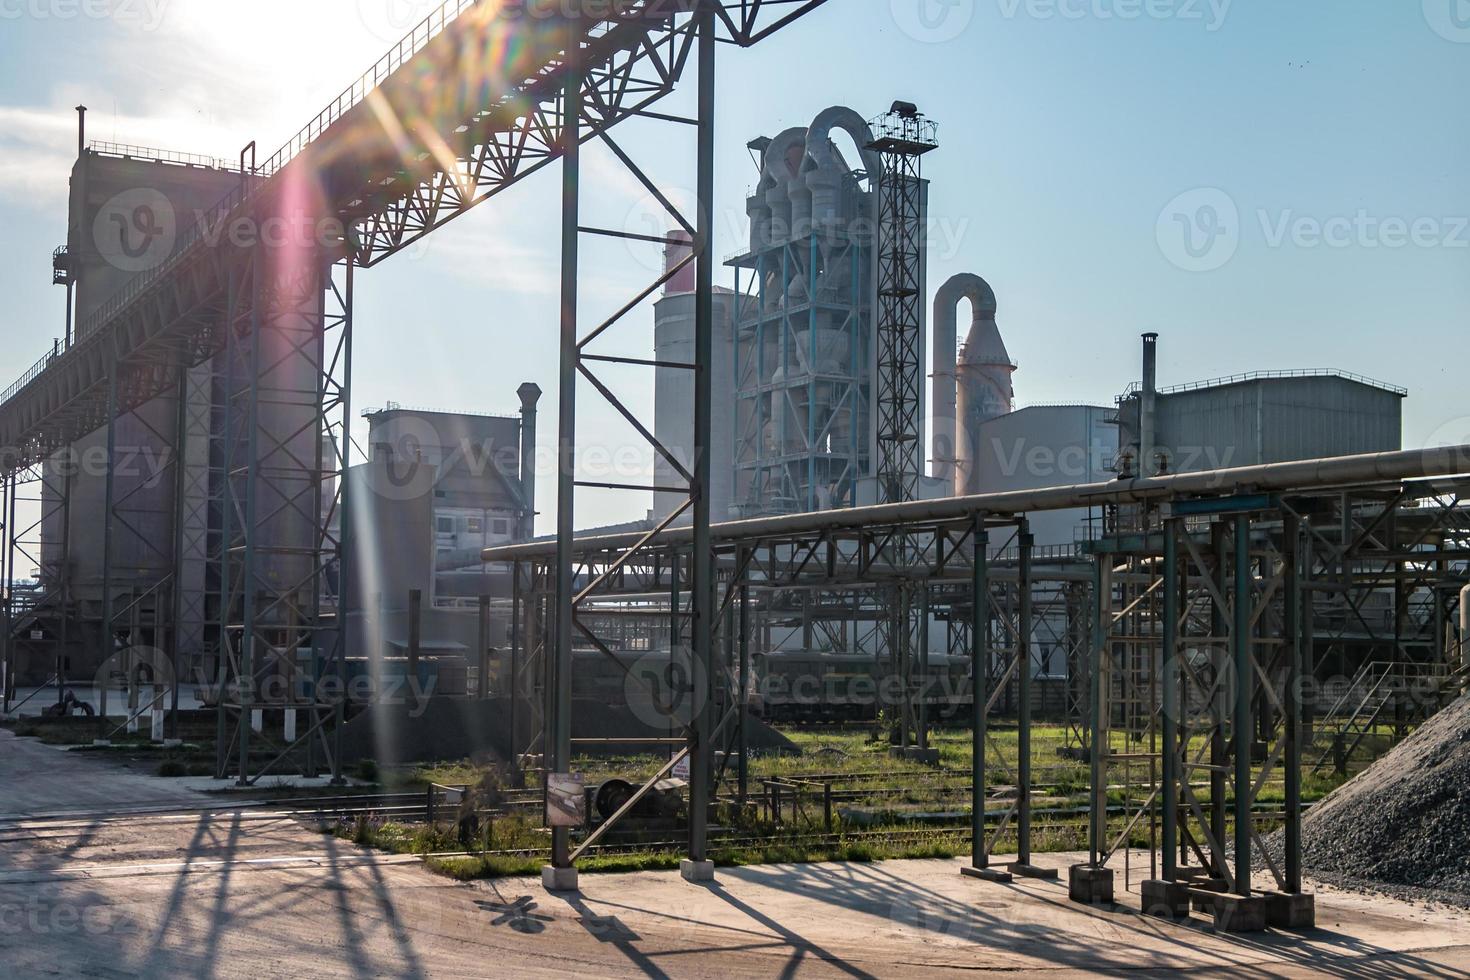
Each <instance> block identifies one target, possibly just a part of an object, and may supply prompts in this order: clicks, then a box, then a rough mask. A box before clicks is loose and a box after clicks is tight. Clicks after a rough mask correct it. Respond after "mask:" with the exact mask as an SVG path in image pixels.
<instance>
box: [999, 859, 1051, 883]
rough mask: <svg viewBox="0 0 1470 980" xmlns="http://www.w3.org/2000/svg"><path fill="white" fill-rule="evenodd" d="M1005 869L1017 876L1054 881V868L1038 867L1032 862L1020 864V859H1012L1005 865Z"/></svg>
mask: <svg viewBox="0 0 1470 980" xmlns="http://www.w3.org/2000/svg"><path fill="white" fill-rule="evenodd" d="M1006 870H1007V871H1009V872H1010V873H1011V874H1013V875H1015V876H1016V877H1017V878H1039V879H1040V880H1042V881H1056V880H1057V869H1056V868H1038V867H1037V866H1036V865H1034V864H1022V863H1021V862H1020V861H1012V862H1011V863H1010V864H1008V865H1006Z"/></svg>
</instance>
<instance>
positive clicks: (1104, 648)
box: [1067, 552, 1114, 905]
mask: <svg viewBox="0 0 1470 980" xmlns="http://www.w3.org/2000/svg"><path fill="white" fill-rule="evenodd" d="M1113 558H1114V556H1113V555H1111V554H1109V553H1107V552H1103V553H1101V554H1098V555H1097V556H1096V557H1095V558H1094V559H1093V561H1094V563H1095V564H1094V565H1093V591H1094V597H1095V601H1096V603H1097V605H1096V616H1095V619H1094V622H1093V634H1092V688H1091V701H1092V731H1091V745H1090V746H1089V748H1090V750H1091V761H1092V773H1091V780H1090V782H1091V802H1090V804H1089V811H1090V813H1089V819H1088V830H1087V850H1088V860H1087V863H1086V864H1076V865H1073V866H1072V868H1071V870H1070V873H1069V875H1068V882H1067V894H1068V897H1069V898H1071V900H1072V901H1074V902H1082V903H1084V904H1088V905H1103V904H1110V903H1111V902H1112V901H1113V870H1112V869H1111V868H1109V867H1107V866H1106V865H1107V856H1108V810H1107V806H1108V763H1107V759H1108V755H1109V753H1110V751H1111V750H1110V748H1109V742H1110V738H1109V728H1110V722H1111V721H1112V718H1111V714H1110V711H1109V704H1108V700H1109V693H1110V692H1109V687H1110V686H1111V685H1110V681H1109V673H1110V672H1109V670H1108V663H1109V660H1110V651H1109V638H1110V637H1111V635H1112V631H1113V610H1112V595H1113V576H1112V572H1113V569H1112V562H1113Z"/></svg>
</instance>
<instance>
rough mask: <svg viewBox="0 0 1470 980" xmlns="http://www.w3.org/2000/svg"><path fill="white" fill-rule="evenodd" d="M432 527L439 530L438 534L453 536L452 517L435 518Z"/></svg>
mask: <svg viewBox="0 0 1470 980" xmlns="http://www.w3.org/2000/svg"><path fill="white" fill-rule="evenodd" d="M434 526H435V527H436V528H438V529H439V533H440V534H453V533H454V518H452V517H439V518H435V520H434Z"/></svg>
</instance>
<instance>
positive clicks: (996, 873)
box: [960, 868, 1011, 885]
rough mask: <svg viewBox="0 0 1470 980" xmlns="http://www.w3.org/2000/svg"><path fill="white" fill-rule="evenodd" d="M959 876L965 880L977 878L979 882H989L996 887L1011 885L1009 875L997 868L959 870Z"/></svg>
mask: <svg viewBox="0 0 1470 980" xmlns="http://www.w3.org/2000/svg"><path fill="white" fill-rule="evenodd" d="M960 874H962V875H964V876H965V877H966V878H978V879H980V880H981V881H989V882H992V883H994V884H997V885H1008V884H1010V883H1011V873H1010V872H1009V871H1002V870H1000V869H999V868H961V869H960Z"/></svg>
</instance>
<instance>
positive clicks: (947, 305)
mask: <svg viewBox="0 0 1470 980" xmlns="http://www.w3.org/2000/svg"><path fill="white" fill-rule="evenodd" d="M961 300H969V301H970V309H971V310H972V312H973V319H974V320H984V319H991V320H994V319H995V311H996V303H995V290H993V289H991V288H990V284H989V283H988V282H986V281H985V280H984V279H981V278H980V277H979V276H977V275H974V274H973V273H969V272H963V273H961V274H959V275H957V276H955V277H954V278H953V279H950V280H949V281H948V282H946V283H945V284H944V285H943V286H940V287H939V292H938V293H936V294H935V296H934V443H933V447H932V448H933V454H932V455H933V459H932V461H931V469H930V473H931V475H933V476H934V478H935V479H938V480H942V481H944V482H945V483H946V484H948V485H949V486H951V487H953V491H952V492H954V493H960V492H962V491H963V488H962V487H960V486H958V485H956V483H955V475H956V469H955V463H956V462H957V461H958V459H959V446H958V445H957V441H958V438H959V431H958V422H957V421H956V417H955V399H956V388H957V381H956V378H955V361H956V358H957V357H958V352H959V323H958V321H959V306H960V301H961Z"/></svg>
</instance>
